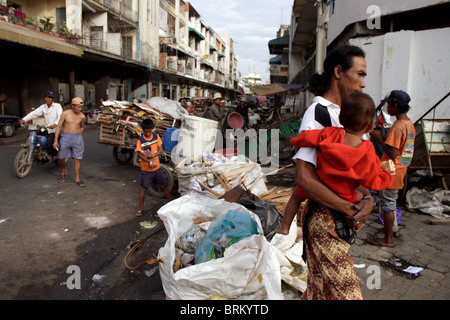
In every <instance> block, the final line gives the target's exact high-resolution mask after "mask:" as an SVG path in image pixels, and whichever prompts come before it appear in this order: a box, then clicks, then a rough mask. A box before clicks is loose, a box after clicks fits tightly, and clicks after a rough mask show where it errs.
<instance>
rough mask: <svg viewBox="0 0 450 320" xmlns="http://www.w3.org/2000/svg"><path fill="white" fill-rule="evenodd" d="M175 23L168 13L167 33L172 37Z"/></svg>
mask: <svg viewBox="0 0 450 320" xmlns="http://www.w3.org/2000/svg"><path fill="white" fill-rule="evenodd" d="M175 22H176V19H175V17H174V16H173V15H171V14H170V13H169V14H168V15H167V26H168V28H169V33H170V34H173V35H174V34H175Z"/></svg>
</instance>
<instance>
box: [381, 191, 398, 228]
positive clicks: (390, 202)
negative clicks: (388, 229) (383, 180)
mask: <svg viewBox="0 0 450 320" xmlns="http://www.w3.org/2000/svg"><path fill="white" fill-rule="evenodd" d="M398 192H399V190H397V189H386V190H381V191H380V204H381V210H382V211H383V212H386V211H394V226H393V231H394V232H397V231H398V223H397V214H396V210H397V198H398Z"/></svg>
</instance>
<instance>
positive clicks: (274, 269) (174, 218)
mask: <svg viewBox="0 0 450 320" xmlns="http://www.w3.org/2000/svg"><path fill="white" fill-rule="evenodd" d="M228 210H236V211H240V212H244V213H247V214H249V215H250V216H251V217H252V218H253V220H254V221H255V222H256V224H257V226H258V231H259V232H260V233H261V234H259V235H254V236H251V237H248V238H245V239H242V240H241V241H239V242H238V243H236V244H233V245H232V246H230V247H229V248H228V249H227V250H226V251H225V253H224V257H223V258H219V259H214V260H211V261H208V262H204V263H200V264H198V265H193V266H189V267H186V268H183V269H180V270H178V271H177V272H176V273H174V271H173V265H174V262H175V254H176V253H175V251H176V249H175V243H176V241H177V239H178V237H180V236H181V235H182V234H184V233H185V232H186V231H188V230H189V229H190V228H191V227H192V224H193V222H192V219H193V218H194V217H217V216H218V215H220V214H221V213H224V212H227V211H228ZM158 216H159V217H160V219H161V220H162V221H163V222H164V225H165V227H166V230H167V233H168V239H167V241H166V243H165V246H164V247H162V248H161V249H160V250H159V254H158V258H159V259H162V260H163V261H164V262H162V263H160V264H159V270H160V275H161V280H162V285H163V288H164V292H165V293H166V296H167V299H171V300H186V299H191V300H194V299H210V298H211V297H213V296H221V297H224V298H227V299H270V300H279V299H283V295H282V293H281V275H280V264H279V262H278V259H277V257H276V253H275V248H274V247H273V246H271V245H270V244H269V243H268V242H267V240H266V238H265V237H264V236H263V235H262V227H261V222H260V220H259V218H258V217H257V216H256V215H255V214H253V213H252V212H251V211H249V210H247V209H246V208H244V207H243V206H241V205H239V204H237V203H230V202H226V201H225V200H216V199H212V198H206V197H205V198H195V197H191V196H190V195H185V196H183V197H181V198H178V199H176V200H173V201H171V202H169V203H168V204H166V205H165V206H163V207H162V208H160V209H159V211H158ZM209 223H210V222H209ZM209 223H208V222H204V224H209Z"/></svg>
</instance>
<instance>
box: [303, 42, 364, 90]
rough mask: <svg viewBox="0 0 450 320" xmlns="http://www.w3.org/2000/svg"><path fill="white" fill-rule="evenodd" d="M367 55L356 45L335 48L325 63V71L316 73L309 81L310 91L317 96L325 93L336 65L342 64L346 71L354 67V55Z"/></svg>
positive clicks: (343, 69)
mask: <svg viewBox="0 0 450 320" xmlns="http://www.w3.org/2000/svg"><path fill="white" fill-rule="evenodd" d="M365 56H366V54H365V53H364V51H363V50H362V49H361V48H359V47H356V46H350V45H343V46H340V47H337V48H335V49H333V50H332V51H331V52H330V53H329V54H328V56H327V57H326V59H325V61H324V63H323V73H322V74H321V75H320V74H318V73H316V74H315V75H313V76H312V78H311V80H310V81H309V91H311V92H312V93H313V94H315V95H316V96H321V95H323V94H324V93H325V92H326V91H327V90H328V89H329V88H330V84H331V77H332V76H333V74H334V68H335V67H336V66H341V67H342V71H344V72H345V71H347V70H348V69H350V68H351V67H353V57H363V58H365Z"/></svg>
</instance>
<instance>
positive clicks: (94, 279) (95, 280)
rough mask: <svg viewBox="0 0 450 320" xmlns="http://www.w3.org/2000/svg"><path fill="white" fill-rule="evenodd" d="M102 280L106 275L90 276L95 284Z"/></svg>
mask: <svg viewBox="0 0 450 320" xmlns="http://www.w3.org/2000/svg"><path fill="white" fill-rule="evenodd" d="M104 278H106V275H100V274H98V273H97V274H94V275H93V276H92V281H94V282H95V283H100V282H102V281H103V279H104Z"/></svg>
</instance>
